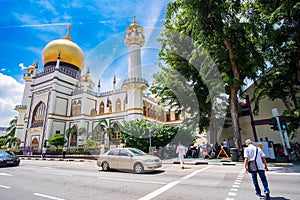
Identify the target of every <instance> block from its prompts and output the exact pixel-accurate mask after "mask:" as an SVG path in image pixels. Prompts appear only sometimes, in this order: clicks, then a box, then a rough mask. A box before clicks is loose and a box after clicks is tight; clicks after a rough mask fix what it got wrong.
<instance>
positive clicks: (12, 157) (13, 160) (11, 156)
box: [0, 150, 20, 167]
mask: <svg viewBox="0 0 300 200" xmlns="http://www.w3.org/2000/svg"><path fill="white" fill-rule="evenodd" d="M19 164H20V159H19V158H18V156H16V154H15V153H14V152H12V151H8V150H0V166H1V167H2V166H7V165H12V166H18V165H19Z"/></svg>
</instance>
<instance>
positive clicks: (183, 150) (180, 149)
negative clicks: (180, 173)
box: [176, 142, 186, 169]
mask: <svg viewBox="0 0 300 200" xmlns="http://www.w3.org/2000/svg"><path fill="white" fill-rule="evenodd" d="M176 153H178V158H179V162H180V166H181V169H184V166H183V159H184V156H185V153H186V148H185V147H184V146H183V145H182V144H181V143H180V142H179V143H178V146H177V149H176Z"/></svg>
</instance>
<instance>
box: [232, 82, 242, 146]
mask: <svg viewBox="0 0 300 200" xmlns="http://www.w3.org/2000/svg"><path fill="white" fill-rule="evenodd" d="M237 92H238V86H236V84H234V85H233V86H232V87H231V88H230V113H231V119H232V125H233V132H234V134H233V135H234V144H235V147H236V148H238V149H240V148H241V135H240V125H239V115H238V108H237V105H238V104H237Z"/></svg>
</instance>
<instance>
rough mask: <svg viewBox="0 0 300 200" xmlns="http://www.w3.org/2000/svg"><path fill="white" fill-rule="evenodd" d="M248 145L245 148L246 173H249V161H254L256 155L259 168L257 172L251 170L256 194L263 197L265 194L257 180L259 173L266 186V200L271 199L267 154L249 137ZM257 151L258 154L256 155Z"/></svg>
mask: <svg viewBox="0 0 300 200" xmlns="http://www.w3.org/2000/svg"><path fill="white" fill-rule="evenodd" d="M245 143H246V145H247V147H246V148H245V150H244V158H245V161H244V166H245V169H246V173H249V171H248V161H252V160H254V159H255V157H256V164H257V168H258V171H257V172H251V176H252V182H253V185H254V188H255V192H256V196H258V197H263V195H261V190H260V187H259V184H258V181H257V174H258V175H259V177H260V179H261V182H262V184H263V186H264V193H265V196H264V199H265V200H269V199H270V190H269V186H268V181H267V177H266V174H265V171H268V166H267V161H266V159H265V154H264V152H263V151H262V150H261V149H260V148H258V147H255V146H254V145H253V142H252V141H251V140H250V139H247V140H246V141H245ZM256 153H257V156H256Z"/></svg>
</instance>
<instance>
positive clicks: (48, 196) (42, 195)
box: [33, 193, 65, 200]
mask: <svg viewBox="0 0 300 200" xmlns="http://www.w3.org/2000/svg"><path fill="white" fill-rule="evenodd" d="M33 195H35V196H39V197H44V198H47V199H55V200H65V199H62V198H58V197H54V196H50V195H45V194H40V193H34V194H33Z"/></svg>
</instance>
